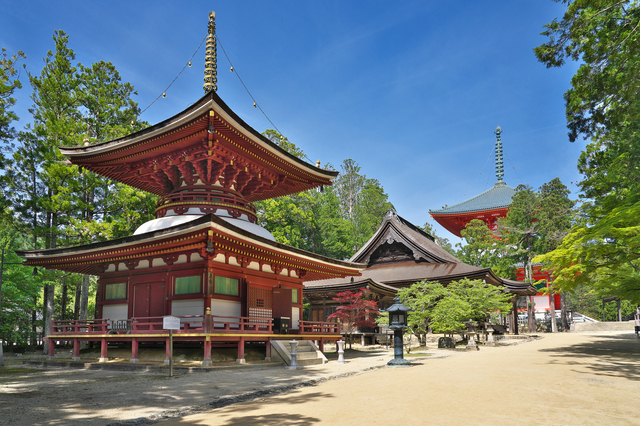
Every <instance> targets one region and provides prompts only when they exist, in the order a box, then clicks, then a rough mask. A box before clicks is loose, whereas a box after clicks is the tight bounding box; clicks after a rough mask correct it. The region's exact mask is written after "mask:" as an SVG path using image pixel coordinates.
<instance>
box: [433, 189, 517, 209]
mask: <svg viewBox="0 0 640 426" xmlns="http://www.w3.org/2000/svg"><path fill="white" fill-rule="evenodd" d="M515 192H516V189H515V188H512V187H510V186H509V185H507V184H506V183H504V182H503V181H498V182H496V184H495V185H493V187H492V188H491V189H489V190H487V191H484V192H483V193H482V194H479V195H476V196H475V197H473V198H470V199H468V200H466V201H463V202H461V203H458V204H455V205H453V206H450V207H449V206H446V207H443V208H441V209H439V210H429V213H430V214H432V215H434V214H436V215H438V214H458V213H471V212H479V211H485V210H494V209H499V208H504V207H509V205H510V204H511V198H513V194H515Z"/></svg>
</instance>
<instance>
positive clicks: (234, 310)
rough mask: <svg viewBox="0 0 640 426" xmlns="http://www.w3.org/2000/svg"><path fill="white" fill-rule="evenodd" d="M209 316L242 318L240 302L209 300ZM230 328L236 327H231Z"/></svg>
mask: <svg viewBox="0 0 640 426" xmlns="http://www.w3.org/2000/svg"><path fill="white" fill-rule="evenodd" d="M211 315H214V316H221V317H239V316H242V305H241V304H240V302H235V301H233V300H219V299H211ZM231 327H232V328H238V326H233V325H231Z"/></svg>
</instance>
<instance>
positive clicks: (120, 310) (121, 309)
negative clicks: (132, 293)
mask: <svg viewBox="0 0 640 426" xmlns="http://www.w3.org/2000/svg"><path fill="white" fill-rule="evenodd" d="M128 314H129V305H127V304H126V303H123V304H118V305H104V306H103V307H102V318H109V319H110V320H122V319H127V316H128Z"/></svg>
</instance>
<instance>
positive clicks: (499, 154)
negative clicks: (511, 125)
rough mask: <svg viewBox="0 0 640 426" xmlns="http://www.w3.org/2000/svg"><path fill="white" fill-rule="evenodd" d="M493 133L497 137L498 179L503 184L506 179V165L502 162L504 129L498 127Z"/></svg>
mask: <svg viewBox="0 0 640 426" xmlns="http://www.w3.org/2000/svg"><path fill="white" fill-rule="evenodd" d="M493 133H495V135H496V145H495V151H496V157H495V162H496V177H497V178H498V182H502V178H504V163H503V162H502V140H501V139H500V135H501V134H502V129H501V128H500V126H498V127H496V130H494V131H493Z"/></svg>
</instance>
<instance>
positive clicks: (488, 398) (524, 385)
mask: <svg viewBox="0 0 640 426" xmlns="http://www.w3.org/2000/svg"><path fill="white" fill-rule="evenodd" d="M416 364H417V365H416V366H414V367H409V368H395V369H392V368H385V369H381V370H374V371H371V372H367V373H364V374H361V375H357V376H354V377H348V378H345V379H342V380H334V381H329V382H325V383H322V384H320V385H318V386H316V387H312V388H305V389H302V390H296V391H294V392H291V393H288V394H283V395H279V396H275V397H271V398H265V399H261V400H259V401H254V402H250V403H243V404H237V405H234V406H229V407H226V408H221V409H217V410H212V411H211V412H209V413H203V414H198V415H192V416H186V417H183V418H180V419H174V420H171V421H167V422H162V423H161V424H162V425H165V426H169V425H254V424H260V425H279V426H283V425H307V424H314V423H318V424H346V425H353V424H358V425H360V424H380V425H383V424H387V425H388V424H416V425H418V424H425V425H432V424H436V425H437V424H454V425H458V424H467V425H478V424H481V425H483V424H487V425H489V424H491V425H495V424H519V425H538V424H556V425H611V424H623V425H624V424H640V339H636V338H635V336H634V335H633V333H628V332H627V333H619V334H612V333H608V334H607V333H591V334H556V335H551V334H546V335H544V338H543V339H540V340H537V341H533V342H527V343H522V344H519V345H515V346H509V347H500V348H482V350H480V351H479V352H473V353H464V354H461V355H458V354H456V355H455V356H451V357H448V358H445V359H432V360H431V359H430V360H424V361H418V362H416Z"/></svg>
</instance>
